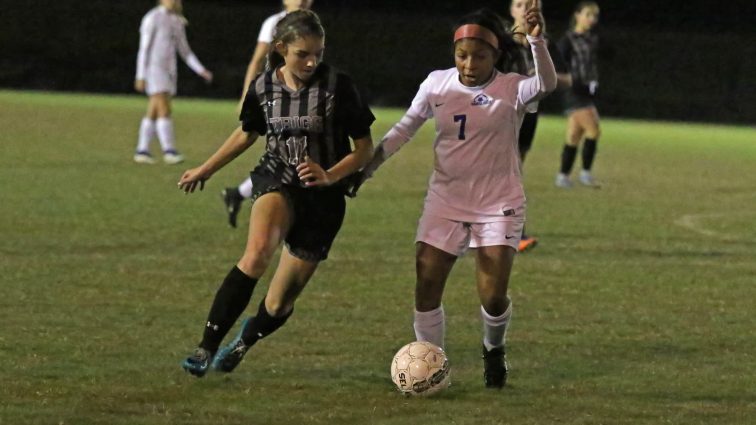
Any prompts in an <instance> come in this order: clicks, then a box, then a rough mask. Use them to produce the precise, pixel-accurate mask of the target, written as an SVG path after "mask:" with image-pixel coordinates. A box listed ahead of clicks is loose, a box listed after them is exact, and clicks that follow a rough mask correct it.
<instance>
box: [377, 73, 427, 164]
mask: <svg viewBox="0 0 756 425" xmlns="http://www.w3.org/2000/svg"><path fill="white" fill-rule="evenodd" d="M431 86H432V77H431V76H428V78H427V79H426V80H425V81H423V83H422V84H420V88H419V89H418V91H417V94H416V95H415V98H414V99H413V100H412V105H411V106H410V107H409V109H408V110H407V112H406V113H405V114H404V116H403V117H402V119H401V120H399V122H398V123H396V124H395V125H394V126H393V127H391V129H390V130H389V131H388V133H386V135H385V136H383V139H382V140H381V143H380V144H378V147H377V148H376V149H375V152H374V154H373V159H372V160H371V161H370V163H369V164H368V165H367V166H366V167H365V169H364V170H363V171H364V173H365V175H366V176H368V177H370V176H372V175H373V173H375V171H376V170H377V169H378V167H380V166H381V164H383V163H384V162H385V161H386V160H387V159H388V158H389V157H390V156H391V155H393V154H395V153H396V152H397V151H399V149H401V147H402V146H404V144H406V143H407V142H409V141H410V139H412V137H413V136H414V135H415V133H417V130H419V129H420V127H422V125H423V124H424V123H425V121H427V120H429V119H430V118H432V117H433V110H432V109H431V105H430V87H431Z"/></svg>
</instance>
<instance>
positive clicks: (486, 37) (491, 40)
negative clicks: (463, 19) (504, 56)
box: [454, 24, 499, 49]
mask: <svg viewBox="0 0 756 425" xmlns="http://www.w3.org/2000/svg"><path fill="white" fill-rule="evenodd" d="M463 38H477V39H478V40H483V41H485V42H486V43H488V44H490V45H491V46H493V47H494V49H498V48H499V39H498V38H497V37H496V35H495V34H494V33H493V31H491V30H489V29H488V28H486V27H483V26H480V25H476V24H466V25H462V26H461V27H459V28H458V29H457V31H456V32H455V33H454V42H455V43H456V42H457V41H459V40H461V39H463Z"/></svg>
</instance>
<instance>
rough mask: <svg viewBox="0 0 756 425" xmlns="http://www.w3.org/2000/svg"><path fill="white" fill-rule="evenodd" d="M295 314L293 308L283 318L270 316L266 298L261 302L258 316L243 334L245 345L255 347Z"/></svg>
mask: <svg viewBox="0 0 756 425" xmlns="http://www.w3.org/2000/svg"><path fill="white" fill-rule="evenodd" d="M293 313H294V309H293V308H292V309H291V311H289V312H288V313H286V314H285V315H283V316H281V317H273V316H271V315H270V314H268V309H267V308H265V298H263V300H262V301H260V307H259V308H258V309H257V315H256V316H255V317H253V318H252V319H251V320H250V321H249V323H248V324H247V326H246V327H245V328H244V331H243V332H242V340H243V341H244V344H246V345H253V344H254V343H256V342H257V341H258V340H260V339H262V338H265V337H266V336H268V335H270V334H272V333H273V332H275V331H276V330H277V329H278V328H280V327H281V326H283V325H284V323H286V321H287V320H288V319H289V317H291V315H292V314H293Z"/></svg>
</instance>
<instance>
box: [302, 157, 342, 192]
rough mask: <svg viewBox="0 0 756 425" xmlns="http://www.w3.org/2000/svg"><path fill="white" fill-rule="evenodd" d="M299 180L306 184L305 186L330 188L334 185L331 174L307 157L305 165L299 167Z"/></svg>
mask: <svg viewBox="0 0 756 425" xmlns="http://www.w3.org/2000/svg"><path fill="white" fill-rule="evenodd" d="M297 173H299V180H302V181H303V182H305V186H330V185H332V184H333V183H334V181H333V176H331V173H329V172H328V171H326V170H324V169H323V167H321V166H320V164H318V163H317V162H315V161H313V160H312V159H310V157H309V156H307V157H305V160H304V162H303V163H301V164H299V165H297Z"/></svg>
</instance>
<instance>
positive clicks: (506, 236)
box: [504, 235, 514, 240]
mask: <svg viewBox="0 0 756 425" xmlns="http://www.w3.org/2000/svg"><path fill="white" fill-rule="evenodd" d="M504 239H507V240H509V239H514V236H508V235H504Z"/></svg>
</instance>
